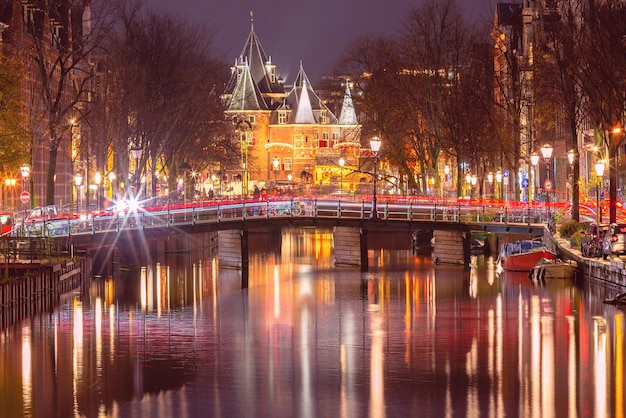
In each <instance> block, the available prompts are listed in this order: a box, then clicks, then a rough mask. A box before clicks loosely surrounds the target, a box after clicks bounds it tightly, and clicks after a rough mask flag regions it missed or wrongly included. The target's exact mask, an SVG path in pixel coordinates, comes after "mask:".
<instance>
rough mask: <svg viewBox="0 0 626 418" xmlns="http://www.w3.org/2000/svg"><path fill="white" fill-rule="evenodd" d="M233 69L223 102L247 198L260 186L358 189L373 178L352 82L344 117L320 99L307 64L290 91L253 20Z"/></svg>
mask: <svg viewBox="0 0 626 418" xmlns="http://www.w3.org/2000/svg"><path fill="white" fill-rule="evenodd" d="M231 71H232V74H231V80H230V82H229V84H228V86H227V88H226V92H225V94H224V96H223V98H224V100H225V102H226V111H225V113H226V118H227V119H228V120H232V122H233V127H234V140H235V141H238V142H239V143H240V146H241V156H242V161H241V166H240V170H241V173H239V175H240V176H241V179H242V189H243V190H244V192H245V191H247V192H248V193H250V192H251V191H252V190H253V188H254V186H257V187H258V188H260V189H261V188H264V187H265V188H272V189H273V188H280V189H284V188H294V189H295V188H299V189H301V190H302V189H310V188H311V186H334V187H338V188H342V189H345V190H355V189H356V187H357V184H358V183H359V182H361V181H364V180H365V179H366V175H361V174H359V173H358V171H359V170H358V169H359V156H360V152H361V141H360V139H361V138H360V131H361V130H360V125H359V124H358V121H357V116H356V112H355V110H354V107H353V103H352V98H351V92H350V85H349V83H345V91H344V97H343V102H342V107H341V111H340V114H339V115H338V116H337V115H335V114H334V113H333V112H332V111H331V110H330V109H329V107H328V106H327V105H326V104H325V102H324V100H322V99H321V98H320V96H319V95H318V94H317V93H316V91H315V90H314V88H313V86H312V84H311V82H310V81H309V78H308V77H307V75H306V72H305V70H304V66H303V65H302V63H301V64H300V68H299V71H298V74H297V76H296V78H295V80H294V82H293V84H292V85H286V84H285V82H284V80H281V79H280V78H279V76H278V73H277V69H276V65H275V64H274V63H273V62H272V60H271V58H270V57H268V55H267V54H266V53H265V51H264V50H263V47H262V46H261V43H260V41H259V39H258V37H257V35H256V32H255V30H254V22H252V24H251V29H250V34H249V35H248V38H247V40H246V43H245V45H244V48H243V50H242V52H241V54H240V56H239V57H238V58H237V59H236V61H235V65H234V66H233V67H232V68H231Z"/></svg>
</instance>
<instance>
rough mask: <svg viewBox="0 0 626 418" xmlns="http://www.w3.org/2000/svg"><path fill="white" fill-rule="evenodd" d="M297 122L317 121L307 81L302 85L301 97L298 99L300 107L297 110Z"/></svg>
mask: <svg viewBox="0 0 626 418" xmlns="http://www.w3.org/2000/svg"><path fill="white" fill-rule="evenodd" d="M294 122H295V123H311V124H313V123H315V116H314V115H313V106H311V99H310V98H309V89H308V88H307V87H306V81H304V83H303V86H302V91H301V92H300V98H299V100H298V109H297V110H296V118H295V120H294Z"/></svg>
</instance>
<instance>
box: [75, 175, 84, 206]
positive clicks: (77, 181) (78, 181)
mask: <svg viewBox="0 0 626 418" xmlns="http://www.w3.org/2000/svg"><path fill="white" fill-rule="evenodd" d="M81 184H83V176H81V175H80V173H76V175H75V176H74V185H76V208H77V209H78V208H79V207H80V193H79V192H78V189H79V187H80V185H81Z"/></svg>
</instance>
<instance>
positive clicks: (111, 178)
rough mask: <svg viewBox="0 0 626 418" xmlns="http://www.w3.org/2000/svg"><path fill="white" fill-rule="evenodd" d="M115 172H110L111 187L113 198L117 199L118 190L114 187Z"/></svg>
mask: <svg viewBox="0 0 626 418" xmlns="http://www.w3.org/2000/svg"><path fill="white" fill-rule="evenodd" d="M115 177H116V176H115V173H114V172H112V171H111V172H110V173H109V187H110V188H111V200H115V199H116V192H115V188H114V187H113V181H115Z"/></svg>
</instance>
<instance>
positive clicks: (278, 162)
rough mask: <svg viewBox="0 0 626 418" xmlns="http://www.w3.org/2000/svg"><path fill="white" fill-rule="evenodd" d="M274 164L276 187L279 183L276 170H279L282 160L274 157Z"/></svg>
mask: <svg viewBox="0 0 626 418" xmlns="http://www.w3.org/2000/svg"><path fill="white" fill-rule="evenodd" d="M272 164H273V165H274V187H276V186H277V185H278V183H277V180H276V172H277V171H278V166H279V165H280V160H279V159H278V158H274V161H272Z"/></svg>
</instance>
